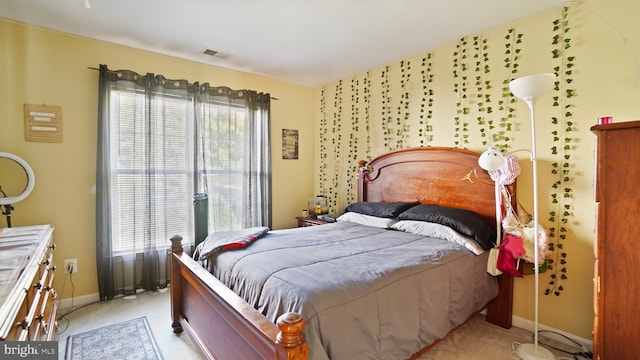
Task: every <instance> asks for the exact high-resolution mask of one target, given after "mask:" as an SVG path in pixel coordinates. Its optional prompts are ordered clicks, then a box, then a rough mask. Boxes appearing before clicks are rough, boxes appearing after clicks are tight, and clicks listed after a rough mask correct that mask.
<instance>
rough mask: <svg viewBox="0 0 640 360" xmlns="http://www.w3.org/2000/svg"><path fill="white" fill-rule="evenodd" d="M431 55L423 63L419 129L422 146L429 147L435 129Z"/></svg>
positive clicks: (424, 58)
mask: <svg viewBox="0 0 640 360" xmlns="http://www.w3.org/2000/svg"><path fill="white" fill-rule="evenodd" d="M432 65H433V64H432V62H431V53H428V54H427V56H425V57H423V58H422V63H421V70H420V74H421V80H422V97H421V99H420V116H419V117H420V127H419V128H418V136H419V138H420V146H429V144H431V142H432V141H433V127H432V125H431V119H432V118H433V88H432V85H433V73H432V69H431V66H432Z"/></svg>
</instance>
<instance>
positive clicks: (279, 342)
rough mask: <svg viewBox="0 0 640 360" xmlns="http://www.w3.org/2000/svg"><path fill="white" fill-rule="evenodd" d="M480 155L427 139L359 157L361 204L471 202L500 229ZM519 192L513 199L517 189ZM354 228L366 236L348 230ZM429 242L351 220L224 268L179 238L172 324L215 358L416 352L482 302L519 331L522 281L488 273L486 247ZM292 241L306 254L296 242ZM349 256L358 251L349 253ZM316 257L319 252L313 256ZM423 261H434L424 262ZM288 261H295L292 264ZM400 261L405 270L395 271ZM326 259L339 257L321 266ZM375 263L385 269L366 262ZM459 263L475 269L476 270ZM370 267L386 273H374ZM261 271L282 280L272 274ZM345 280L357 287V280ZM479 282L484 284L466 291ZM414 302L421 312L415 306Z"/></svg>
mask: <svg viewBox="0 0 640 360" xmlns="http://www.w3.org/2000/svg"><path fill="white" fill-rule="evenodd" d="M478 156H479V154H477V153H474V152H471V151H467V150H462V149H454V148H442V147H426V148H412V149H404V150H399V151H394V152H391V153H388V154H384V155H382V156H379V157H377V158H375V159H373V160H372V161H370V162H369V163H365V162H361V163H360V164H359V170H358V203H359V204H365V205H366V204H367V203H371V204H378V203H382V204H385V203H403V202H404V203H412V202H419V203H420V204H435V205H439V206H443V207H446V208H454V209H465V210H468V211H472V212H473V213H474V214H477V215H478V216H480V217H482V218H483V219H484V220H485V221H486V223H487V224H493V226H494V227H495V223H496V222H495V190H494V183H493V181H492V180H491V179H490V177H489V176H488V175H487V174H486V173H485V172H484V171H483V170H482V169H480V168H479V167H478V165H477V159H478ZM514 190H515V185H512V186H511V187H510V188H509V191H510V192H511V193H512V194H515V191H514ZM511 200H512V201H514V202H515V195H512V196H511ZM424 206H426V205H416V207H414V208H411V209H417V208H419V207H424ZM429 206H430V205H429ZM411 209H409V210H407V211H410V210H411ZM411 211H412V210H411ZM395 225H397V224H394V225H393V226H395ZM345 233H351V234H357V235H358V236H356V237H355V239H354V238H345V239H342V238H340V237H341V236H342V235H341V234H345ZM389 233H392V234H393V235H392V237H391V238H390V239H389V238H385V240H382V241H381V242H380V243H385V244H386V243H390V242H391V243H393V246H390V249H389V250H386V249H385V250H383V249H382V246H381V245H378V244H379V242H377V240H375V241H374V239H377V238H378V237H384V236H389V235H388V234H389ZM323 234H324V235H323ZM323 236H324V239H325V240H323ZM327 236H328V238H329V239H331V240H330V244H329V245H327V244H326V243H327V240H326V238H327ZM424 238H425V237H424V236H422V235H416V234H414V233H408V232H403V231H398V230H397V229H396V230H394V229H386V228H384V227H376V226H369V225H368V224H365V225H363V224H362V223H359V222H355V223H354V222H351V221H341V222H338V223H336V224H330V225H321V226H315V227H310V228H298V229H290V230H278V231H274V232H269V234H267V235H265V237H264V239H262V238H261V239H259V240H256V241H255V242H254V243H253V244H252V245H250V246H249V247H247V249H244V250H238V251H228V252H224V253H220V254H218V255H216V259H215V261H216V266H215V267H212V268H210V269H207V268H205V267H203V266H202V265H201V264H200V263H199V262H197V261H196V260H194V259H193V258H192V257H191V256H189V255H188V254H186V253H184V252H183V251H182V246H181V244H180V242H181V237H180V236H174V237H173V238H172V239H171V241H172V252H173V254H172V260H171V305H172V306H171V310H172V318H173V323H172V326H173V329H174V332H182V331H185V332H186V333H187V334H188V335H189V337H190V338H191V340H192V342H193V343H194V344H195V346H196V347H197V348H198V350H199V351H200V353H201V354H202V355H203V357H204V358H207V359H290V360H293V359H296V360H306V359H312V360H316V359H327V358H332V359H340V358H415V357H417V356H419V355H420V354H422V353H424V352H425V351H427V350H428V348H429V347H430V346H432V345H433V344H434V343H435V342H437V341H438V339H440V338H442V337H444V336H446V335H447V333H449V332H451V331H454V330H455V329H456V328H457V327H458V326H460V325H461V324H462V323H464V321H466V320H467V319H468V318H470V317H471V316H473V315H474V314H476V313H477V312H479V311H480V310H482V309H484V308H486V316H487V320H488V321H490V322H492V323H495V324H497V325H499V326H502V327H505V328H509V327H510V326H511V309H512V287H513V278H511V277H508V276H500V277H497V278H493V277H490V276H489V275H487V274H486V271H485V269H486V259H487V253H488V252H484V253H482V254H480V255H476V254H473V253H472V252H471V251H469V250H468V249H466V248H464V247H463V246H461V245H459V244H454V243H453V242H451V241H444V240H440V241H435V240H429V241H426V240H424ZM426 242H428V243H429V246H435V248H436V249H435V250H434V254H436V255H432V256H431V255H430V256H424V255H423V253H426V252H425V250H423V249H422V247H421V246H424V245H423V244H424V243H426ZM294 245H295V246H300V247H301V248H302V249H303V250H300V249H298V250H291V249H288V247H291V246H294ZM385 246H386V245H385ZM323 247H325V248H331V251H332V252H335V251H336V249H339V250H338V256H333V255H331V256H332V257H331V258H329V257H325V256H329V255H326V254H327V252H325V251H324V250H323V249H322V248H323ZM305 249H306V250H305ZM310 249H312V250H310ZM354 249H355V250H354ZM285 250H286V251H287V252H285ZM291 251H293V252H291ZM327 251H328V250H327ZM387 251H389V252H387ZM351 252H355V253H356V254H355V257H350V256H351V255H353V254H351ZM261 253H263V254H264V253H266V254H270V255H271V256H272V259H273V260H274V261H270V260H269V259H267V260H265V258H264V257H262V258H260V257H259V256H260V255H259V254H261ZM347 253H349V254H347ZM310 254H313V255H314V256H320V258H311V257H310ZM403 254H404V255H403ZM399 256H406V257H403V258H399ZM424 257H432V258H433V259H435V261H434V262H433V263H431V264H430V265H423V264H422V258H424ZM242 262H245V263H248V264H249V268H251V267H253V269H254V271H250V272H249V273H246V274H244V275H243V274H242V273H232V272H231V273H225V272H224V271H225V270H223V269H224V268H225V266H224V264H225V263H229V264H236V263H237V264H238V265H237V266H238V267H240V264H241V263H242ZM285 262H287V265H283V264H284V263H285ZM393 262H396V263H398V262H399V263H402V264H403V266H404V267H403V268H400V269H396V268H393V269H392V268H391V264H390V263H393ZM320 263H323V264H329V265H322V266H325V267H321V265H320ZM371 263H375V266H372V267H367V264H371ZM354 264H356V265H357V266H355V267H353V268H352V270H349V271H342V269H345V268H347V266H352V265H354ZM445 264H452V265H450V266H449V265H445ZM235 266H236V265H232V266H231V268H234V267H235ZM326 266H328V268H327V267H326ZM425 266H426V268H425ZM216 269H220V270H216ZM301 269H303V270H304V271H303V270H301ZM429 269H431V270H429ZM452 269H463V270H465V269H466V271H467V273H466V274H467V275H465V273H456V272H454V271H453V270H452ZM210 270H211V271H210ZM258 270H260V271H258ZM262 270H264V271H262ZM233 271H235V269H234V270H233ZM238 271H240V270H238ZM456 271H457V270H456ZM372 272H373V273H376V272H377V273H385V274H386V275H385V276H384V277H382V278H377V280H375V281H373V280H372V281H371V282H367V281H364V279H366V278H368V277H369V275H370V274H371V273H372ZM214 273H216V274H217V276H218V277H216V276H214ZM263 273H268V274H272V273H277V274H278V276H276V277H275V278H268V277H267V275H264V276H263ZM341 273H350V274H351V275H353V276H351V277H348V278H342V277H341V276H338V275H342V274H341ZM238 274H240V275H238ZM322 274H326V275H325V276H322ZM469 274H472V275H469ZM347 275H348V274H347ZM219 278H220V279H221V280H224V281H225V282H226V284H225V283H223V282H221V281H220V280H219ZM354 279H362V281H360V280H358V281H354ZM469 280H470V281H471V282H470V283H468V281H469ZM461 281H467V283H464V282H461ZM238 283H249V286H248V289H249V290H242V288H238ZM271 283H278V284H280V285H283V284H284V287H278V288H277V289H278V290H274V291H273V292H271V293H269V292H266V293H265V294H266V295H263V296H262V298H260V299H259V300H252V299H254V298H253V297H252V295H251V294H248V293H252V292H257V290H256V289H258V290H260V289H262V288H263V287H264V288H268V287H270V286H271ZM323 283H327V284H324V285H329V290H328V293H327V292H323V291H324V290H322V291H321V290H320V285H323ZM346 283H352V284H351V285H350V287H348V288H347V287H345V284H346ZM406 284H409V285H406ZM267 285H269V286H267ZM472 286H477V288H473V289H471V290H470V292H465V291H468V290H469V289H467V288H471V287H472ZM230 287H233V288H235V290H236V292H238V294H240V295H238V294H236V292H234V291H232V290H231V289H230ZM239 289H240V290H239ZM445 289H446V290H445ZM302 290H306V291H307V292H305V293H304V295H303V296H302V297H300V296H298V295H296V297H290V296H289V295H290V293H296V294H298V292H299V291H302ZM485 290H486V291H485ZM454 295H455V296H458V295H459V296H460V297H456V298H454ZM393 296H396V297H395V298H394V297H393ZM300 298H303V299H304V301H302V300H299V299H300ZM417 298H420V300H418V299H417ZM452 308H455V310H456V311H453V310H452ZM411 309H415V311H417V312H416V313H415V314H413V313H412V312H411V311H414V310H411ZM409 310H411V311H409ZM374 313H375V314H374ZM372 315H373V316H372ZM371 318H373V320H372V319H371ZM414 334H415V335H414ZM354 354H357V356H354Z"/></svg>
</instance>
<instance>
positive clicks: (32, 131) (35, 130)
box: [24, 104, 62, 142]
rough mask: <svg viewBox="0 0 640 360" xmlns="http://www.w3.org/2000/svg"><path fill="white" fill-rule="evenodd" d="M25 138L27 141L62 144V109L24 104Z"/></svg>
mask: <svg viewBox="0 0 640 360" xmlns="http://www.w3.org/2000/svg"><path fill="white" fill-rule="evenodd" d="M24 137H25V140H27V141H40V142H62V108H61V107H60V106H48V105H31V104H24Z"/></svg>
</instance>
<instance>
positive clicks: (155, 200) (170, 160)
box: [109, 90, 194, 253]
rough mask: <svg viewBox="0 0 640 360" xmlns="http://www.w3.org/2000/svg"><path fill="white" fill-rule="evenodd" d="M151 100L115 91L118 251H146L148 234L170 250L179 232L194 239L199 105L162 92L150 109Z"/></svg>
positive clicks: (114, 196)
mask: <svg viewBox="0 0 640 360" xmlns="http://www.w3.org/2000/svg"><path fill="white" fill-rule="evenodd" d="M146 100H147V99H145V95H144V94H143V93H138V92H135V91H124V90H113V91H112V92H111V98H110V116H109V117H110V126H111V139H110V141H109V142H110V146H111V154H112V155H111V156H112V158H111V159H110V163H111V171H112V173H111V184H110V185H111V221H112V246H113V252H114V253H118V252H120V251H127V252H130V251H135V252H142V251H143V250H144V248H143V247H144V245H143V244H144V241H143V239H145V238H148V239H151V241H155V242H156V247H157V248H163V247H165V248H168V247H169V246H170V244H169V238H170V237H171V236H173V235H174V234H181V235H182V236H183V237H184V238H185V241H186V242H187V243H188V242H192V239H191V232H192V231H191V229H192V221H193V207H192V197H193V193H194V191H193V170H192V169H193V163H194V160H193V157H194V151H193V114H192V112H193V110H192V109H193V104H192V102H191V101H189V100H187V99H180V98H172V97H169V96H156V97H154V99H153V101H152V102H151V103H150V105H149V106H148V107H147V105H145V101H146ZM146 112H149V116H148V117H147V116H145V113H146ZM146 119H149V120H146Z"/></svg>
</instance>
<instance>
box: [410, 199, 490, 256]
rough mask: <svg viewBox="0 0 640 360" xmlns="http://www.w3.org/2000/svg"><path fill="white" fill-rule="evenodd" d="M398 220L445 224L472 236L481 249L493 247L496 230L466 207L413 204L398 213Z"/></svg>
mask: <svg viewBox="0 0 640 360" xmlns="http://www.w3.org/2000/svg"><path fill="white" fill-rule="evenodd" d="M398 219H399V220H417V221H427V222H432V223H437V224H441V225H446V226H448V227H450V228H452V229H454V230H455V231H457V232H459V233H461V234H464V235H467V236H469V237H472V238H473V239H474V240H475V241H476V242H477V243H478V244H479V245H480V246H481V247H482V248H483V249H485V250H489V249H491V248H493V246H494V245H495V241H496V232H495V230H494V229H493V227H492V226H491V225H490V224H489V223H488V222H487V220H486V219H485V218H484V217H482V215H480V214H478V213H476V212H473V211H471V210H466V209H458V208H453V207H447V206H440V205H435V204H423V205H418V206H414V207H412V208H410V209H408V210H406V211H404V212H402V213H401V214H400V215H398Z"/></svg>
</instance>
